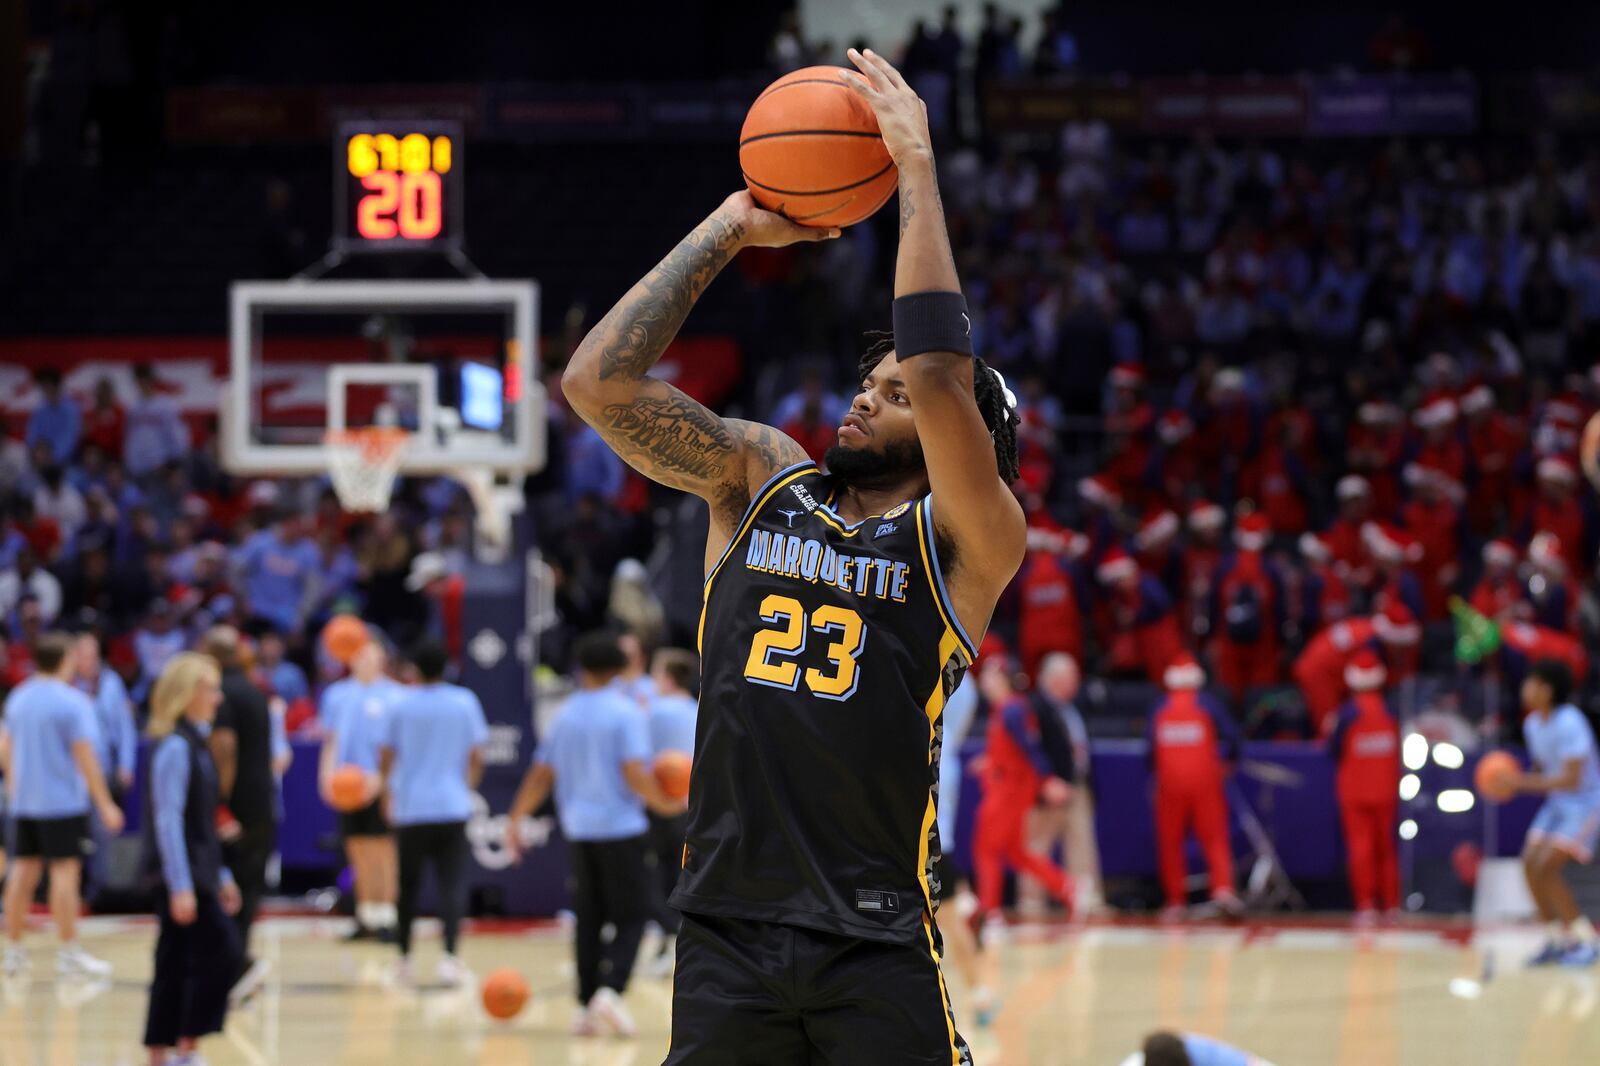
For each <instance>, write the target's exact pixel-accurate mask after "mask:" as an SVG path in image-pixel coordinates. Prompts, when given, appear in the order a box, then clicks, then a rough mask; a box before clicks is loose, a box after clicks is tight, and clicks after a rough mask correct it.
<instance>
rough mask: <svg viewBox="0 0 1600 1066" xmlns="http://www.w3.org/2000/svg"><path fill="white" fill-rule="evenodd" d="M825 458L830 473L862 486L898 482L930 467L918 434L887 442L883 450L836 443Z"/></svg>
mask: <svg viewBox="0 0 1600 1066" xmlns="http://www.w3.org/2000/svg"><path fill="white" fill-rule="evenodd" d="M822 462H823V465H824V466H826V467H827V468H828V473H830V474H833V475H834V476H836V477H838V478H840V479H842V480H843V481H844V482H846V483H847V484H850V485H855V486H857V487H859V488H880V487H890V486H894V485H898V484H901V483H903V482H905V481H907V480H909V479H910V478H913V477H918V476H920V475H922V474H923V472H924V471H926V470H927V462H926V461H925V460H924V459H923V457H922V442H921V441H920V440H916V439H915V438H913V439H911V440H907V441H898V442H896V443H894V444H889V445H886V446H885V447H884V449H883V451H881V452H880V451H874V450H872V449H869V448H846V447H845V446H844V445H842V444H835V445H834V446H833V447H831V448H829V449H828V451H827V454H825V455H824V456H823V457H822Z"/></svg>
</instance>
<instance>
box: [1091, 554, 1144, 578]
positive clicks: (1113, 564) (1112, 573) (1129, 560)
mask: <svg viewBox="0 0 1600 1066" xmlns="http://www.w3.org/2000/svg"><path fill="white" fill-rule="evenodd" d="M1094 576H1095V577H1097V578H1099V579H1100V583H1101V584H1102V585H1114V584H1116V583H1117V582H1119V581H1126V580H1128V579H1129V578H1132V577H1138V576H1139V564H1138V563H1136V562H1134V559H1133V556H1131V555H1129V554H1128V553H1127V552H1125V551H1123V550H1122V549H1121V548H1112V549H1111V550H1110V551H1108V552H1106V555H1105V558H1104V559H1101V560H1100V565H1099V566H1097V567H1095V570H1094Z"/></svg>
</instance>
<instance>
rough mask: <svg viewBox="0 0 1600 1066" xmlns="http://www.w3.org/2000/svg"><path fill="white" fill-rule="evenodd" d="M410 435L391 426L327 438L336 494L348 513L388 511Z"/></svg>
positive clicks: (336, 433) (338, 432)
mask: <svg viewBox="0 0 1600 1066" xmlns="http://www.w3.org/2000/svg"><path fill="white" fill-rule="evenodd" d="M410 441H411V434H410V433H408V432H406V431H405V430H403V429H395V428H393V427H392V426H366V427H363V428H360V429H343V430H331V431H329V433H328V435H327V436H326V437H325V438H324V444H326V446H327V454H328V473H329V474H330V475H331V476H332V478H333V491H334V492H335V493H337V494H338V496H339V503H340V504H341V505H342V506H343V507H344V509H345V510H347V511H385V510H388V508H389V496H390V494H391V493H392V492H394V482H395V478H396V477H398V476H399V474H400V461H401V460H402V459H403V458H404V457H405V451H406V445H407V444H409V443H410Z"/></svg>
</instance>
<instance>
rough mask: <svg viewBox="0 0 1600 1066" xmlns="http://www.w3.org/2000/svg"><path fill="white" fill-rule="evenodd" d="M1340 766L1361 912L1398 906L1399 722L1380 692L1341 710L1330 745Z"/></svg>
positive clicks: (1353, 887) (1342, 810)
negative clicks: (1396, 820) (1396, 831)
mask: <svg viewBox="0 0 1600 1066" xmlns="http://www.w3.org/2000/svg"><path fill="white" fill-rule="evenodd" d="M1329 751H1330V753H1331V754H1332V755H1333V759H1334V762H1336V763H1337V764H1338V767H1339V769H1338V777H1337V783H1338V789H1339V814H1340V818H1341V820H1342V821H1343V822H1344V845H1345V851H1346V853H1347V855H1348V857H1349V862H1350V894H1351V895H1352V896H1354V897H1355V903H1356V909H1357V910H1371V909H1372V908H1374V907H1378V906H1381V907H1383V908H1384V909H1385V910H1393V909H1395V908H1397V907H1399V906H1400V867H1399V863H1398V860H1397V858H1396V850H1395V836H1394V821H1395V811H1396V808H1397V807H1398V805H1399V800H1400V797H1399V791H1400V723H1399V721H1398V720H1397V719H1396V718H1395V715H1394V711H1393V710H1392V709H1391V708H1390V707H1389V704H1388V701H1387V700H1385V699H1384V698H1383V693H1381V692H1358V693H1356V694H1355V698H1354V699H1353V700H1351V701H1350V702H1349V703H1346V704H1345V705H1344V706H1343V707H1341V708H1339V716H1338V724H1337V725H1336V726H1334V729H1333V736H1332V738H1331V739H1330V740H1329Z"/></svg>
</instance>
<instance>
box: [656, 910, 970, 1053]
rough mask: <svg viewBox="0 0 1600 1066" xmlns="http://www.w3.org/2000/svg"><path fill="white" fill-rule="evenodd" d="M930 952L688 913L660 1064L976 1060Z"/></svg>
mask: <svg viewBox="0 0 1600 1066" xmlns="http://www.w3.org/2000/svg"><path fill="white" fill-rule="evenodd" d="M938 950H939V949H938V932H937V930H929V931H928V932H927V933H926V934H925V936H924V939H923V940H922V941H920V942H919V943H918V944H916V945H914V946H913V945H906V944H889V943H884V942H882V941H877V940H862V939H859V938H856V937H849V936H839V935H837V934H833V933H823V932H819V931H817V930H814V929H804V928H800V927H798V926H792V925H778V924H776V923H772V922H755V921H747V920H744V919H738V918H719V917H712V916H710V915H704V914H685V915H684V916H683V928H682V930H681V931H680V932H679V934H678V959H677V969H676V972H675V973H674V975H673V986H672V1050H671V1051H670V1052H668V1054H667V1059H666V1063H665V1066H823V1064H826V1066H972V1055H971V1053H970V1052H969V1051H968V1050H967V1044H966V1041H964V1040H962V1039H961V1034H960V1033H958V1032H956V1027H955V1018H954V1016H953V1015H952V1014H951V1012H950V997H949V992H948V991H947V989H946V988H945V984H944V975H943V974H942V973H940V970H939V964H938V961H937V958H938V955H937V952H938Z"/></svg>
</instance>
